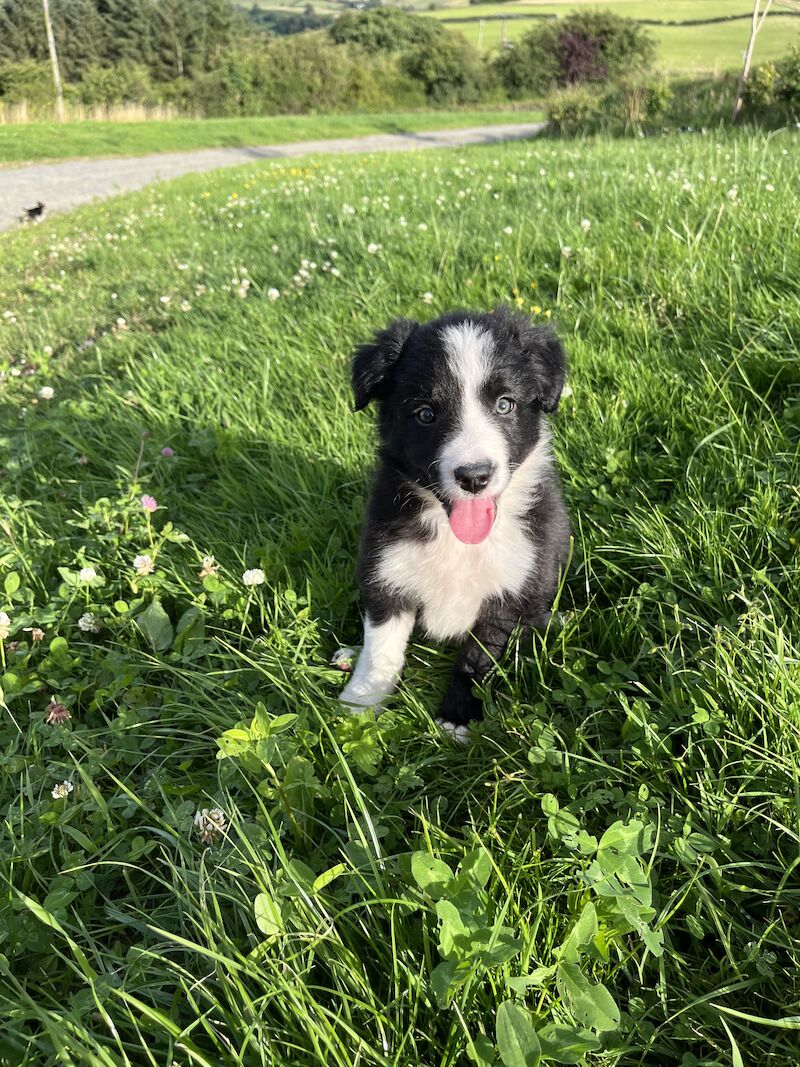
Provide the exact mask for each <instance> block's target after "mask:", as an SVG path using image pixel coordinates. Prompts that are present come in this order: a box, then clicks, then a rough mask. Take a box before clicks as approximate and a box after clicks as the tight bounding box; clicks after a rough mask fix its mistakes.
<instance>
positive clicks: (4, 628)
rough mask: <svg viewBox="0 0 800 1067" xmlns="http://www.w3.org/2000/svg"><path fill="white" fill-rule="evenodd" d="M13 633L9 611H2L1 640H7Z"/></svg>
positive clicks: (0, 613)
mask: <svg viewBox="0 0 800 1067" xmlns="http://www.w3.org/2000/svg"><path fill="white" fill-rule="evenodd" d="M10 633H11V619H10V617H9V614H8V612H7V611H0V641H5V639H6V638H7V637H8V635H9V634H10Z"/></svg>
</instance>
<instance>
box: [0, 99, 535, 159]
mask: <svg viewBox="0 0 800 1067" xmlns="http://www.w3.org/2000/svg"><path fill="white" fill-rule="evenodd" d="M542 118H544V115H543V114H542V112H541V111H411V112H397V113H392V114H381V115H276V116H273V117H270V118H254V119H172V120H169V121H161V122H159V121H152V122H67V123H64V124H63V125H59V124H58V123H54V122H37V123H26V124H23V125H18V126H0V164H3V163H24V162H29V161H31V160H35V159H67V158H70V157H75V156H106V155H107V156H132V155H140V154H144V153H146V152H171V151H179V150H181V149H187V150H188V149H193V148H221V147H226V146H238V145H257V144H287V143H289V142H291V141H315V140H318V139H322V138H327V137H354V136H358V135H359V134H368V133H404V132H408V131H414V130H443V129H458V128H460V127H466V126H489V125H491V124H492V123H495V122H498V123H500V122H538V121H539V120H540V119H542Z"/></svg>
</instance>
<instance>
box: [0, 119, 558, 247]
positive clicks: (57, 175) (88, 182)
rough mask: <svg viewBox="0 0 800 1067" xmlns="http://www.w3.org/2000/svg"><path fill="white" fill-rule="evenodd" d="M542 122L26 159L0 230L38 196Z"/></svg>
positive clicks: (69, 203)
mask: <svg viewBox="0 0 800 1067" xmlns="http://www.w3.org/2000/svg"><path fill="white" fill-rule="evenodd" d="M544 127H545V123H543V122H535V123H518V124H511V123H506V124H504V125H499V126H473V127H469V128H467V129H462V130H431V131H430V132H428V133H376V134H370V135H368V136H366V137H341V138H338V139H336V140H330V141H302V142H299V143H295V144H282V145H259V146H256V147H250V148H205V149H200V150H196V151H193V152H158V153H156V154H154V155H148V156H134V157H124V156H123V157H114V158H103V159H74V160H67V161H65V162H63V163H32V164H28V165H26V166H22V167H13V168H3V169H2V170H0V230H9V229H11V228H12V227H13V226H15V225H16V224H17V223H18V221H19V216H20V214H21V213H22V209H23V208H25V207H30V206H31V205H33V204H35V203H36V202H37V201H38V200H42V201H44V203H45V204H46V205H47V209H48V211H49V212H61V211H68V210H69V209H70V208H74V207H78V206H79V205H80V204H86V203H88V202H89V201H91V200H94V199H96V198H98V197H106V196H113V195H114V194H115V193H124V192H128V191H130V190H131V189H141V188H142V186H144V185H149V184H150V183H151V182H154V181H161V180H164V179H168V178H177V177H179V176H180V175H181V174H190V173H196V172H200V171H205V170H216V169H218V168H219V167H230V166H233V165H235V164H238V163H252V162H254V161H255V160H258V159H283V158H291V157H293V156H305V155H322V154H328V153H331V152H408V151H411V150H412V149H419V148H454V147H458V146H460V145H470V144H492V143H494V142H497V141H513V140H520V139H522V138H526V137H535V136H536V134H538V133H541V131H542V130H543V129H544Z"/></svg>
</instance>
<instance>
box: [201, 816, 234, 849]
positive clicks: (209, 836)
mask: <svg viewBox="0 0 800 1067" xmlns="http://www.w3.org/2000/svg"><path fill="white" fill-rule="evenodd" d="M194 825H195V827H196V829H197V832H198V833H199V834H200V840H201V841H202V842H203V844H204V845H213V844H214V842H215V841H216V839H217V838H218V837H221V836H222V834H223V833H224V832H225V829H226V827H227V825H228V821H227V819H226V818H225V812H224V811H223V810H222V809H221V808H203V809H202V811H198V812H197V814H196V815H195V817H194Z"/></svg>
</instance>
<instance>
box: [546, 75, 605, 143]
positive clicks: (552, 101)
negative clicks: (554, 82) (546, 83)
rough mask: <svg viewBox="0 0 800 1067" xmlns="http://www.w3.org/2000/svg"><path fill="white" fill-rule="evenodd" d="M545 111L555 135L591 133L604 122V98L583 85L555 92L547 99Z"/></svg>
mask: <svg viewBox="0 0 800 1067" xmlns="http://www.w3.org/2000/svg"><path fill="white" fill-rule="evenodd" d="M546 110H547V118H548V120H549V122H550V126H551V128H552V129H553V130H554V131H555V132H556V133H562V134H577V133H593V132H594V131H595V130H598V129H600V127H601V126H602V125H603V124H604V122H605V120H606V110H605V99H604V97H603V96H602V95H600V94H599V93H598V92H597V91H596V90H594V89H590V88H588V87H587V86H585V85H573V86H570V87H569V88H566V89H558V90H556V91H555V92H554V93H552V94H551V95H550V96H549V97H548V99H547V102H546Z"/></svg>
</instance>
